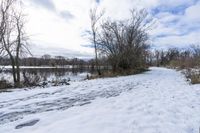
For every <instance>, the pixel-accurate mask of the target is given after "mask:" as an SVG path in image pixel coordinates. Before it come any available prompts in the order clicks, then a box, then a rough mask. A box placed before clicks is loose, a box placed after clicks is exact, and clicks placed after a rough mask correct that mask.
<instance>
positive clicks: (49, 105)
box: [0, 67, 200, 133]
mask: <svg viewBox="0 0 200 133" xmlns="http://www.w3.org/2000/svg"><path fill="white" fill-rule="evenodd" d="M17 127H20V128H17ZM199 128H200V85H190V84H189V83H188V82H187V81H186V79H185V77H184V75H182V74H181V73H180V72H176V71H175V70H170V69H166V68H156V67H153V68H151V71H148V72H145V73H143V74H138V75H133V76H124V77H116V78H104V79H95V80H89V81H80V82H73V83H72V84H71V85H69V86H62V87H50V88H45V89H41V88H36V89H33V90H15V91H13V92H10V93H8V92H7V93H0V133H46V132H48V133H66V132H67V133H198V132H199Z"/></svg>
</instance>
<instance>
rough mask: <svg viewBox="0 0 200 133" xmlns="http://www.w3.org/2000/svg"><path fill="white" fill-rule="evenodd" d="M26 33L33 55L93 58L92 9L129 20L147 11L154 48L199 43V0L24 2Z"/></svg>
mask: <svg viewBox="0 0 200 133" xmlns="http://www.w3.org/2000/svg"><path fill="white" fill-rule="evenodd" d="M22 2H23V5H24V6H23V11H24V12H25V14H26V20H27V23H26V24H27V25H26V28H27V29H26V30H27V33H28V35H29V36H30V44H31V46H30V47H31V51H32V53H33V55H34V56H41V55H44V54H50V55H53V56H56V55H61V56H65V57H68V58H74V57H78V58H93V56H94V50H93V48H91V47H88V45H90V41H89V39H88V36H87V35H86V31H88V30H90V19H89V10H90V8H91V7H94V6H98V8H99V9H104V10H105V12H106V13H105V16H110V17H112V18H114V19H119V20H120V19H126V18H128V16H129V15H130V9H133V8H134V9H143V8H144V9H146V10H147V11H148V13H149V16H151V17H152V18H153V19H154V21H155V24H154V25H153V26H152V29H151V30H150V31H149V35H150V44H151V46H152V48H157V49H166V48H169V47H179V48H182V47H188V46H190V45H192V44H200V14H199V13H200V0H22Z"/></svg>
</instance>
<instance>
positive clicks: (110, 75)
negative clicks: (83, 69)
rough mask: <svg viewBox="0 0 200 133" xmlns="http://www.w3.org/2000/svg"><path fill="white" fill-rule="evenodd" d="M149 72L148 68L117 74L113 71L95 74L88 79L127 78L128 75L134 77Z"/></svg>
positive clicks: (118, 72)
mask: <svg viewBox="0 0 200 133" xmlns="http://www.w3.org/2000/svg"><path fill="white" fill-rule="evenodd" d="M146 71H148V69H146V68H142V69H134V70H133V69H132V70H126V71H125V70H120V71H117V72H113V71H104V72H101V75H98V74H93V75H91V76H89V77H88V79H89V80H90V79H97V78H106V77H117V76H127V75H134V74H139V73H143V72H146Z"/></svg>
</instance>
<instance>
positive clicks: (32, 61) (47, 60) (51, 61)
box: [0, 55, 106, 67]
mask: <svg viewBox="0 0 200 133" xmlns="http://www.w3.org/2000/svg"><path fill="white" fill-rule="evenodd" d="M101 64H102V65H106V61H101ZM0 65H3V66H8V65H11V61H10V59H9V58H5V57H4V58H3V57H0ZM66 65H71V66H74V65H76V66H90V67H94V65H95V62H94V60H93V59H90V60H83V59H78V58H73V59H67V58H65V57H63V56H55V57H52V56H51V55H43V56H42V57H26V58H21V59H20V66H66Z"/></svg>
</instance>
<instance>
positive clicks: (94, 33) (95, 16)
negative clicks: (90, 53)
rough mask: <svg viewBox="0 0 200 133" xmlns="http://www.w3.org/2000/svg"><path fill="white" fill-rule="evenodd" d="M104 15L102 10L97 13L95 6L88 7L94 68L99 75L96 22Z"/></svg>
mask: <svg viewBox="0 0 200 133" xmlns="http://www.w3.org/2000/svg"><path fill="white" fill-rule="evenodd" d="M103 15H104V11H102V12H100V13H99V14H98V12H97V7H95V8H91V9H90V21H91V31H92V43H93V44H94V49H95V64H96V69H97V72H98V74H99V75H101V71H100V67H99V63H98V50H97V40H96V36H97V31H98V28H97V27H98V26H97V25H98V22H99V20H100V19H101V18H102V16H103Z"/></svg>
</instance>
